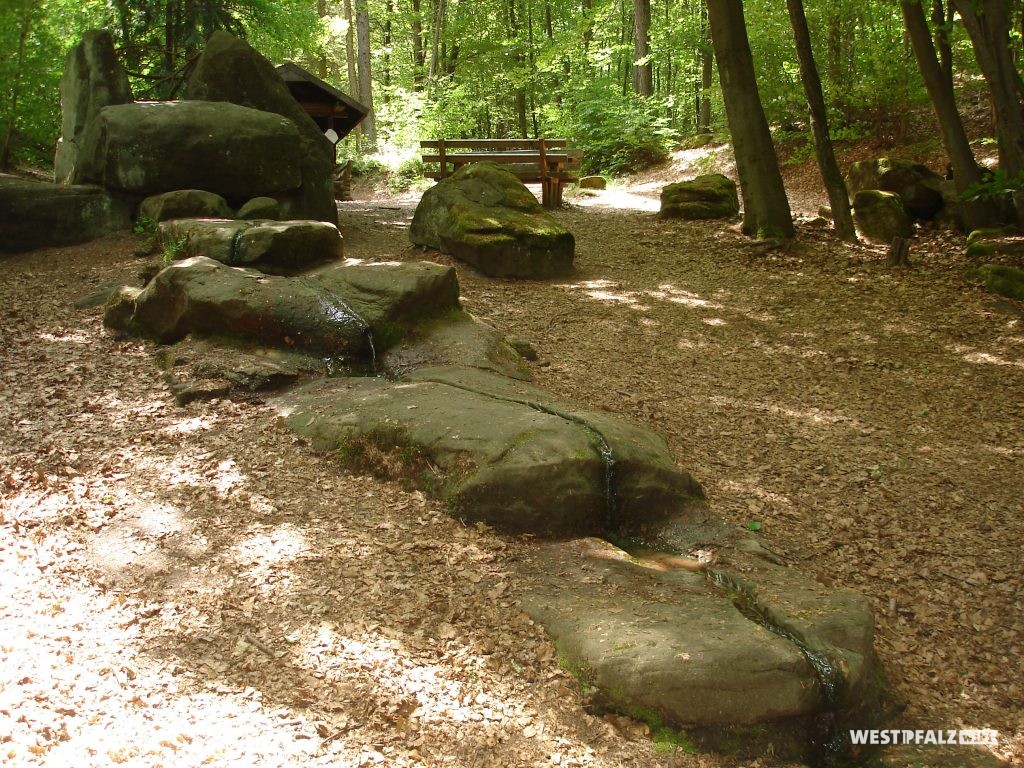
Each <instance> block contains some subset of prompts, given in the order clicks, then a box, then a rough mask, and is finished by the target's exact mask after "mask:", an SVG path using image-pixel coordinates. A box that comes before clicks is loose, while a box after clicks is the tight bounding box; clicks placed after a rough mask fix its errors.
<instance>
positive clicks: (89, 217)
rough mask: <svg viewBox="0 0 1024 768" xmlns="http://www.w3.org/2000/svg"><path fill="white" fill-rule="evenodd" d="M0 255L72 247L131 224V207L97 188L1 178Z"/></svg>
mask: <svg viewBox="0 0 1024 768" xmlns="http://www.w3.org/2000/svg"><path fill="white" fill-rule="evenodd" d="M0 211H3V215H0V251H7V252H10V253H16V252H20V251H30V250H33V249H35V248H49V247H52V246H58V245H73V244H75V243H85V242H88V241H89V240H95V239H96V238H97V237H102V236H103V235H105V234H107V233H109V232H116V231H118V230H121V229H128V228H129V227H130V226H131V207H130V206H128V205H127V204H125V203H124V202H122V201H120V200H117V199H116V198H114V197H111V196H110V195H109V194H107V193H106V192H105V191H104V190H102V189H100V188H99V187H92V186H85V185H81V186H64V185H61V184H51V183H48V182H44V181H33V180H31V179H23V178H20V177H17V176H8V175H7V174H0Z"/></svg>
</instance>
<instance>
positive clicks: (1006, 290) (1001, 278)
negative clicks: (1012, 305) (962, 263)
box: [967, 264, 1024, 301]
mask: <svg viewBox="0 0 1024 768" xmlns="http://www.w3.org/2000/svg"><path fill="white" fill-rule="evenodd" d="M967 276H968V277H971V278H974V279H975V280H980V281H981V282H982V283H983V284H984V285H985V287H986V288H987V289H988V290H990V291H992V293H998V294H999V295H1000V296H1005V297H1006V298H1008V299H1015V300H1017V301H1024V269H1017V268H1016V267H1011V266H1009V265H1007V264H986V265H984V266H982V267H978V268H977V269H972V270H970V271H969V272H968V273H967Z"/></svg>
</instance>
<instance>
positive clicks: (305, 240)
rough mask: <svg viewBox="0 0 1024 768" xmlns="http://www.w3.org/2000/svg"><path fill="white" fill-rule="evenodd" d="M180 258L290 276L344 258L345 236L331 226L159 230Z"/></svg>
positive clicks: (197, 224)
mask: <svg viewBox="0 0 1024 768" xmlns="http://www.w3.org/2000/svg"><path fill="white" fill-rule="evenodd" d="M159 231H160V239H161V241H163V242H164V243H165V244H167V243H175V244H177V246H176V247H175V251H176V252H177V254H178V258H180V259H185V258H191V257H192V256H206V257H207V258H211V259H213V260H214V261H219V262H221V263H222V264H228V265H231V266H254V267H257V268H258V269H260V270H262V271H264V272H273V273H275V274H282V273H283V274H287V273H293V272H296V271H300V270H302V269H305V268H307V267H309V266H310V265H312V264H315V263H317V262H322V261H327V260H330V259H337V258H340V257H341V248H342V241H341V233H339V232H338V228H337V227H336V226H334V225H333V224H329V223H327V222H326V221H242V220H238V219H175V220H173V221H165V222H163V223H162V224H161V225H160V228H159Z"/></svg>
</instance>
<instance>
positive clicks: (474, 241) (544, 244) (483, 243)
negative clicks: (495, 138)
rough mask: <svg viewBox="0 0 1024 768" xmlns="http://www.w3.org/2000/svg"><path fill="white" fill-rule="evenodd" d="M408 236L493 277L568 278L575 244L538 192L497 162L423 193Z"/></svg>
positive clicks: (460, 173)
mask: <svg viewBox="0 0 1024 768" xmlns="http://www.w3.org/2000/svg"><path fill="white" fill-rule="evenodd" d="M409 236H410V238H411V239H412V241H413V242H414V243H415V244H416V245H423V246H427V247H429V248H437V249H439V250H441V251H444V252H445V253H450V254H452V255H453V256H455V257H457V258H459V259H461V260H463V261H465V262H467V263H468V264H472V265H473V266H474V267H476V268H477V269H479V270H480V271H481V272H483V273H484V274H486V275H490V276H491V277H529V278H546V277H557V276H564V275H568V274H570V273H571V272H572V262H573V258H574V256H575V251H576V241H575V239H574V238H573V236H572V233H571V232H569V231H568V230H567V229H565V227H563V226H562V225H561V224H559V223H558V222H557V221H555V219H554V218H553V217H552V216H551V214H549V213H547V212H546V211H545V210H544V208H543V207H542V206H541V204H540V203H538V202H537V198H536V197H534V195H533V193H532V192H530V190H528V189H527V188H526V186H525V185H524V184H523V183H522V182H521V181H519V179H517V178H516V177H515V175H513V174H512V173H510V172H509V171H507V170H505V169H504V168H501V167H500V166H498V165H496V164H494V163H477V164H472V165H466V166H463V167H462V168H460V169H459V170H458V171H457V172H455V173H454V174H452V175H451V176H449V177H448V178H446V179H443V180H442V181H440V182H438V183H437V185H435V186H434V187H431V188H430V189H428V190H427V191H426V192H425V193H424V194H423V199H422V200H420V203H419V205H418V206H416V213H415V215H414V216H413V220H412V227H411V228H410V230H409Z"/></svg>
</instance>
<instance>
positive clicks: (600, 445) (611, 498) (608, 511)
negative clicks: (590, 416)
mask: <svg viewBox="0 0 1024 768" xmlns="http://www.w3.org/2000/svg"><path fill="white" fill-rule="evenodd" d="M570 420H571V421H575V422H577V423H578V424H580V426H582V427H583V430H584V431H585V432H586V433H587V435H589V436H590V439H591V441H592V442H594V443H595V444H596V446H597V452H598V453H600V454H601V461H602V462H604V499H605V513H604V514H605V518H604V525H605V529H606V530H609V531H610V530H612V527H613V525H614V523H615V513H616V507H617V506H618V494H617V493H616V489H615V456H614V455H613V454H612V447H611V446H610V445H608V441H607V440H605V439H604V435H602V434H601V433H600V432H598V431H597V430H596V429H594V428H593V427H592V426H590V425H589V424H587V423H585V422H584V421H583V420H582V419H579V420H577V419H570Z"/></svg>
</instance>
